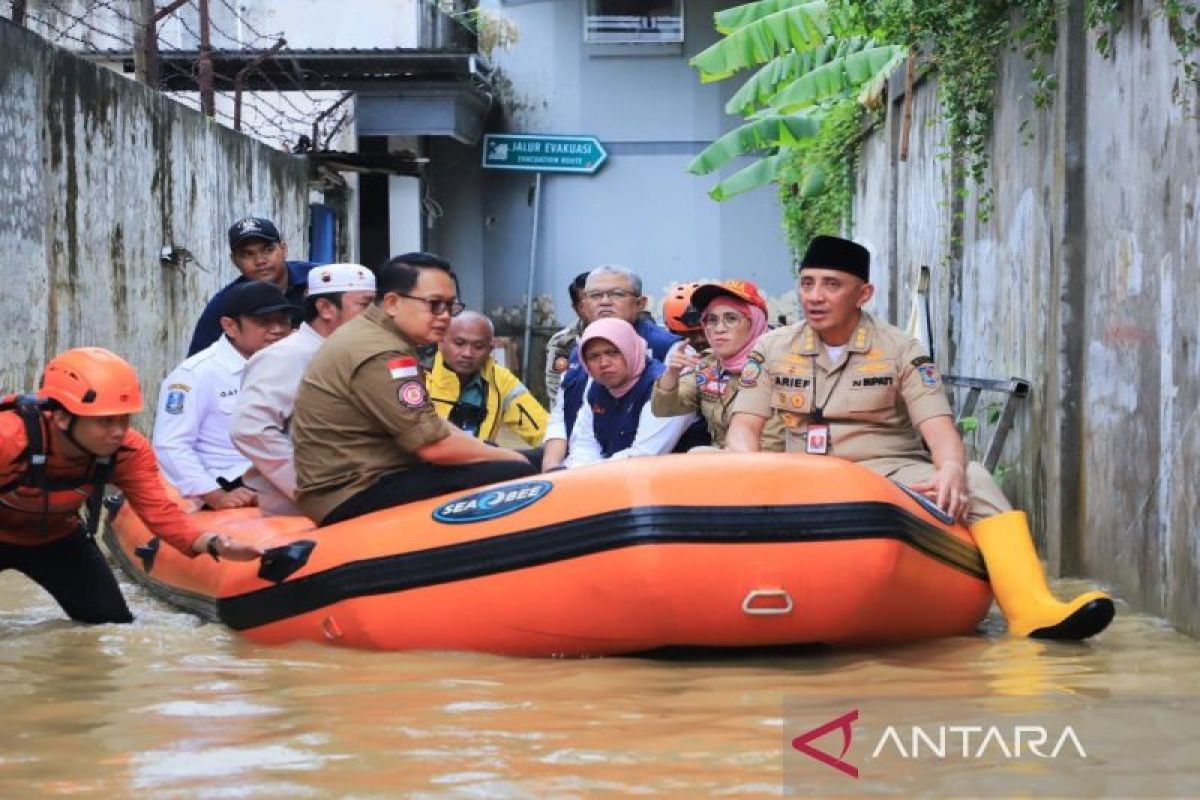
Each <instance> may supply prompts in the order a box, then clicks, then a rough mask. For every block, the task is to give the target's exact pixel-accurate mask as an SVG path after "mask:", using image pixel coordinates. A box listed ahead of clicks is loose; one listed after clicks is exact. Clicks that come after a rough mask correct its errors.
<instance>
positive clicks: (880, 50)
mask: <svg viewBox="0 0 1200 800" xmlns="http://www.w3.org/2000/svg"><path fill="white" fill-rule="evenodd" d="M714 21H715V23H716V26H717V29H718V30H720V31H721V32H722V33H724V34H725V38H723V39H721V40H720V41H718V42H717V43H716V44H714V45H713V46H712V47H709V48H708V49H706V50H704V51H703V52H701V53H699V54H697V55H696V56H695V57H693V58H692V60H691V61H690V63H691V65H692V66H694V67H695V68H696V69H697V70H699V72H700V77H701V80H702V81H715V80H722V79H724V78H727V77H729V76H731V75H733V74H734V73H736V72H738V71H739V70H742V69H745V68H747V67H751V66H755V65H764V66H762V67H761V68H760V69H759V70H758V71H757V72H756V73H755V74H754V75H753V76H752V77H751V78H750V79H749V80H747V81H746V83H745V84H744V85H743V86H742V87H741V89H740V90H739V91H738V92H737V93H735V95H734V96H733V98H732V99H731V100H730V102H729V103H728V104H727V106H726V110H727V111H728V112H729V113H731V114H740V115H742V116H744V117H746V118H747V122H746V123H745V124H744V125H741V126H740V127H738V128H737V129H735V130H733V131H731V132H730V133H728V134H726V135H725V136H722V137H721V138H720V139H718V140H717V141H715V142H713V143H712V144H711V145H709V146H708V147H706V148H705V149H704V150H703V151H702V152H701V153H700V154H699V155H698V156H696V158H695V159H694V160H693V161H692V163H691V164H689V165H688V170H689V171H691V172H692V173H694V174H697V175H706V174H708V173H710V172H712V171H713V170H715V169H718V168H720V167H722V166H724V165H726V164H728V163H729V162H730V161H731V160H733V159H734V158H737V157H739V156H746V155H752V154H758V153H762V152H763V151H769V152H767V153H765V155H764V158H763V159H762V160H761V161H758V162H755V163H752V164H750V165H749V166H747V167H745V168H743V169H742V170H740V171H738V172H736V173H734V174H733V175H730V176H729V177H727V178H726V179H725V180H724V181H722V182H721V183H719V184H717V185H716V186H715V187H713V189H712V190H710V192H709V194H710V196H711V197H713V198H714V199H716V200H725V199H728V198H730V197H734V196H736V195H738V194H741V193H742V192H746V191H749V190H751V189H754V188H757V187H759V186H763V185H765V184H767V183H772V182H778V181H780V180H781V176H782V174H783V172H784V170H788V171H789V173H788V174H789V185H791V186H793V187H795V192H796V193H797V196H799V193H801V192H802V190H803V193H804V198H805V200H808V199H809V198H810V197H811V195H812V194H814V193H819V192H820V191H821V190H823V189H824V188H827V187H830V186H833V185H837V184H839V182H840V183H844V182H845V181H844V180H841V179H839V181H831V180H828V179H827V176H828V175H832V174H835V173H839V174H840V171H836V170H833V169H831V166H832V164H831V163H830V162H829V160H828V158H827V156H825V155H822V156H821V158H822V159H823V160H822V161H821V162H820V163H817V162H813V163H803V164H797V163H795V158H796V156H795V154H796V153H798V152H806V153H807V152H820V153H822V154H824V153H825V152H826V150H827V149H828V143H829V142H828V138H825V139H822V140H821V143H820V146H819V147H817V148H816V149H815V150H814V149H813V148H810V147H809V146H808V145H807V144H806V143H808V142H810V141H812V140H813V139H815V138H816V137H818V135H820V134H821V133H822V131H823V130H824V128H825V123H824V120H825V118H826V116H827V115H828V114H829V113H830V111H831V109H833V108H836V107H839V106H840V105H841V104H842V103H844V102H846V101H847V100H849V101H850V102H851V103H853V100H854V98H855V97H856V96H860V95H861V96H864V97H865V96H871V97H874V96H878V94H879V93H880V90H881V87H882V85H883V82H884V81H885V80H886V79H887V76H888V74H889V73H890V72H891V70H892V68H893V67H894V65H895V64H896V63H898V62H899V61H901V60H903V59H904V58H905V57H906V56H907V52H908V51H907V49H906V48H905V47H903V46H900V45H878V44H876V43H875V42H874V41H872V40H871V39H870V38H869V37H867V36H864V35H862V31H861V29H859V28H856V27H855V21H854V20H852V19H850V18H848V17H847V16H846V15H845V13H844V11H842V10H840V9H839V12H838V13H837V14H831V13H830V6H829V3H828V2H795V1H794V0H759V1H758V2H754V3H747V4H745V5H741V6H737V7H734V8H729V9H725V10H723V11H720V12H718V13H717V14H715V15H714ZM843 113H844V112H843ZM844 160H845V159H844V157H843V158H840V159H839V161H844ZM789 165H790V166H789ZM847 180H848V179H847ZM839 198H840V199H845V198H842V197H841V196H840V195H839ZM841 205H845V206H848V203H843V204H841ZM837 227H839V228H840V225H839V226H837Z"/></svg>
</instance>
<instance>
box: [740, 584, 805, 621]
mask: <svg viewBox="0 0 1200 800" xmlns="http://www.w3.org/2000/svg"><path fill="white" fill-rule="evenodd" d="M780 597H782V598H783V601H784V603H783V605H771V606H766V607H763V608H760V607H756V606H755V605H754V602H755V601H756V600H758V599H760V598H780ZM793 608H795V606H793V605H792V596H791V595H790V594H788V593H787V591H786V590H784V589H751V590H750V591H749V592H748V593H747V594H746V599H745V600H743V601H742V611H743V612H744V613H746V614H756V615H761V616H769V615H773V614H790V613H792V609H793Z"/></svg>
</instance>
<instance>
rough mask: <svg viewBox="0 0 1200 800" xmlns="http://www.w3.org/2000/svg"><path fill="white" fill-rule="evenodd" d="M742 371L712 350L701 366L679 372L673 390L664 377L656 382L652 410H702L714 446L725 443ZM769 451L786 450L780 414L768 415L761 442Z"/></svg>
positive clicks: (677, 412)
mask: <svg viewBox="0 0 1200 800" xmlns="http://www.w3.org/2000/svg"><path fill="white" fill-rule="evenodd" d="M739 377H740V373H735V372H730V371H729V370H723V369H722V368H721V364H720V362H718V361H717V357H716V356H715V355H713V354H712V353H711V352H707V353H705V354H704V355H703V356H701V358H700V364H699V366H698V367H697V368H696V369H695V370H693V371H690V372H685V373H683V374H681V375H680V376H679V380H678V382H676V384H675V388H674V389H673V390H670V391H668V390H666V389H663V388H662V378H661V377H660V378H659V379H658V380H657V381H655V382H654V395H653V396H652V397H651V399H650V410H651V411H652V412H654V414H655V415H656V416H659V417H674V416H679V415H680V414H690V413H692V412H696V411H698V412H699V413H700V416H702V417H704V421H705V422H706V423H708V432H709V433H710V434H711V435H712V443H713V446H714V447H720V448H724V447H725V435H726V433H727V432H728V431H729V423H730V421H732V420H733V410H732V409H733V401H734V399H735V398H736V397H737V396H738V392H739V391H740V388H739V386H738V378H739ZM759 446H760V447H761V448H762V449H763V450H764V451H766V452H769V453H782V452H783V447H784V441H783V421H782V420H780V419H779V418H778V417H771V418H769V419H767V424H766V426H765V427H764V428H763V432H762V437H761V439H760V445H759Z"/></svg>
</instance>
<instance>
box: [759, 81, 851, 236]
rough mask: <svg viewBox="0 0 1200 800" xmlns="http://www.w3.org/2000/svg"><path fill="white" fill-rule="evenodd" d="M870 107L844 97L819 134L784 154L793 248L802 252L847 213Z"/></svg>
mask: <svg viewBox="0 0 1200 800" xmlns="http://www.w3.org/2000/svg"><path fill="white" fill-rule="evenodd" d="M867 113H868V112H867V111H866V109H865V108H863V107H862V106H861V105H859V103H858V101H857V100H855V99H854V98H848V99H846V100H842V101H841V102H839V103H838V104H837V105H835V106H833V107H832V108H831V109H830V110H829V111H828V113H827V114H826V116H825V118H824V120H823V121H822V123H821V130H820V132H819V133H818V134H817V136H816V137H815V138H813V139H810V140H808V141H805V142H804V143H803V144H801V145H800V146H799V147H797V148H796V149H794V150H791V151H789V152H788V153H787V154H786V155H785V156H784V160H783V164H782V166H781V168H780V171H779V201H780V205H782V207H783V228H784V232H785V233H786V235H787V241H788V244H789V245H790V246H791V248H792V251H793V252H796V253H801V252H803V251H804V248H805V247H807V246H808V243H809V241H810V240H812V238H813V237H814V236H816V235H818V234H822V233H831V232H836V231H839V230H841V229H842V223H843V221H844V220H846V219H847V218H848V217H849V214H850V208H851V203H852V201H853V199H854V175H855V172H856V171H857V167H858V156H859V153H860V151H861V149H862V139H863V124H864V117H865V116H866V114H867Z"/></svg>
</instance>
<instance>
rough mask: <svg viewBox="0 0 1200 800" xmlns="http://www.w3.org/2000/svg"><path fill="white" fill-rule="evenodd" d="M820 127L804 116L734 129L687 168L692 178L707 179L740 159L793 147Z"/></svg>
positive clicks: (769, 118)
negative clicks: (703, 176) (721, 168)
mask: <svg viewBox="0 0 1200 800" xmlns="http://www.w3.org/2000/svg"><path fill="white" fill-rule="evenodd" d="M820 127H821V122H820V120H819V119H817V118H816V117H813V116H810V115H808V114H804V113H800V114H792V115H781V114H772V115H770V116H764V117H759V118H757V119H753V120H751V121H750V122H747V123H746V124H745V125H740V126H738V127H737V128H734V129H733V130H731V131H730V132H729V133H727V134H725V135H724V136H722V137H721V138H720V139H717V140H716V141H715V142H713V143H712V144H710V145H709V146H708V147H706V148H704V150H702V151H701V152H700V154H699V155H698V156H696V157H695V158H694V159H692V163H690V164H688V166H687V170H688V172H690V173H692V174H693V175H707V174H708V173H710V172H712V171H713V170H714V169H718V168H719V167H722V166H724V165H725V164H726V163H728V162H729V161H730V160H731V159H733V158H736V157H737V156H740V155H746V154H748V153H754V152H757V151H759V150H765V149H767V148H775V147H781V146H782V147H788V146H794V145H796V144H797V143H799V142H801V141H803V140H804V139H808V138H810V137H812V136H815V135H816V133H817V131H818V130H819V129H820Z"/></svg>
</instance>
